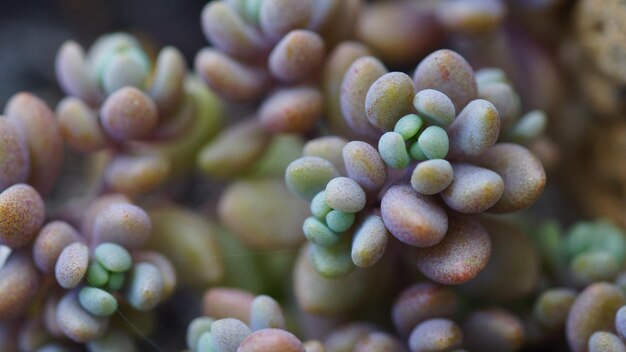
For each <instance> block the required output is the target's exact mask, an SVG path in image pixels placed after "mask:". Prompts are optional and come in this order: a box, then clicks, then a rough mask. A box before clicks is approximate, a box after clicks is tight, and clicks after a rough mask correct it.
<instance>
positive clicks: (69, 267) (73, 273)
mask: <svg viewBox="0 0 626 352" xmlns="http://www.w3.org/2000/svg"><path fill="white" fill-rule="evenodd" d="M88 266H89V248H87V246H86V245H84V244H82V243H80V242H74V243H72V244H70V245H69V246H67V247H65V248H64V249H63V251H62V252H61V254H60V255H59V259H58V260H57V262H56V265H55V268H54V273H55V277H56V279H57V281H58V283H59V285H61V286H62V287H64V288H73V287H76V286H77V285H78V284H79V283H80V282H81V280H82V279H83V277H84V276H85V273H87V267H88Z"/></svg>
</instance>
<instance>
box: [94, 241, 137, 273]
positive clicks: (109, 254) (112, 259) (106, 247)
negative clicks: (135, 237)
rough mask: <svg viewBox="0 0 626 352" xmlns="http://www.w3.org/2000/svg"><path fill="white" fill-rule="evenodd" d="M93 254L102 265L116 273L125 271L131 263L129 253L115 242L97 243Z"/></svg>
mask: <svg viewBox="0 0 626 352" xmlns="http://www.w3.org/2000/svg"><path fill="white" fill-rule="evenodd" d="M94 256H95V258H96V260H97V261H98V262H99V263H100V264H102V266H103V267H105V268H106V269H107V270H109V271H112V272H116V273H119V272H124V271H127V270H128V269H130V267H131V266H132V264H133V260H132V258H131V256H130V253H128V251H127V250H126V249H125V248H124V247H122V246H120V245H119V244H116V243H101V244H99V245H98V247H96V250H95V251H94Z"/></svg>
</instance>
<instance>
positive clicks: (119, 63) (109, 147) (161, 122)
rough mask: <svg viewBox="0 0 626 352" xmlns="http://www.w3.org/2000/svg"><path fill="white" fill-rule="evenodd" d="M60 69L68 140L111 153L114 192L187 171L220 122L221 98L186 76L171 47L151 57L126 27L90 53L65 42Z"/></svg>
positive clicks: (107, 176)
mask: <svg viewBox="0 0 626 352" xmlns="http://www.w3.org/2000/svg"><path fill="white" fill-rule="evenodd" d="M56 70H57V77H58V80H59V83H60V85H61V87H62V88H63V90H64V91H65V92H66V93H67V94H68V95H70V96H69V97H67V98H65V99H63V100H62V101H61V102H60V103H59V105H58V107H57V115H58V118H59V125H60V129H61V133H62V135H63V137H64V140H65V141H66V142H67V143H68V144H69V145H70V146H71V147H72V148H74V149H76V150H78V151H80V152H83V153H93V152H97V151H101V150H105V151H107V152H108V153H107V154H106V155H105V158H106V159H107V160H108V162H107V166H106V169H105V171H104V172H103V175H102V176H103V182H104V183H105V184H106V186H108V187H109V188H110V189H112V190H113V191H117V192H123V193H126V194H142V193H146V192H149V191H152V190H154V189H156V188H158V187H159V186H160V185H162V184H163V183H164V182H165V181H166V180H167V179H169V178H171V177H173V176H180V175H184V174H185V173H186V172H189V171H190V170H191V167H192V166H193V164H194V161H195V157H196V153H197V152H198V150H199V148H200V146H201V145H202V144H204V143H205V142H206V141H207V140H208V139H210V138H211V137H212V136H213V135H214V134H215V133H216V132H217V131H218V129H219V127H220V124H221V115H220V114H221V106H220V102H219V100H218V99H217V97H215V96H214V95H213V93H211V92H210V91H209V90H207V89H206V88H204V87H203V85H201V84H200V83H199V82H198V81H197V80H196V79H194V78H191V77H188V73H187V68H186V63H185V60H184V58H183V57H182V55H181V54H180V52H178V50H176V49H175V48H173V47H166V48H164V49H162V50H161V51H160V52H159V55H158V57H157V59H156V62H155V63H153V62H152V60H151V59H150V57H149V56H148V53H147V52H146V51H145V50H144V49H143V48H142V46H141V44H140V43H139V42H138V41H137V39H135V38H134V37H132V36H130V35H128V34H124V33H114V34H110V35H106V36H103V37H101V38H100V39H98V41H96V42H95V43H94V44H93V45H92V47H91V48H90V49H89V51H88V52H87V53H85V52H84V51H83V49H82V48H81V47H80V46H79V45H78V44H77V43H75V42H72V41H68V42H66V43H65V44H63V46H62V47H61V48H60V49H59V53H58V55H57V62H56Z"/></svg>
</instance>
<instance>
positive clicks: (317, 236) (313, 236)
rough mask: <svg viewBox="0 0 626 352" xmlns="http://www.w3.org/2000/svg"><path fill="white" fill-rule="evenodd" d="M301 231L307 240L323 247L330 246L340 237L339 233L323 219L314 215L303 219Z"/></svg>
mask: <svg viewBox="0 0 626 352" xmlns="http://www.w3.org/2000/svg"><path fill="white" fill-rule="evenodd" d="M302 231H303V232H304V236H306V238H307V240H309V241H310V242H313V243H315V244H317V245H320V246H324V247H328V246H332V245H334V244H336V243H337V242H338V241H339V240H340V239H341V236H340V235H339V234H336V233H334V232H333V231H332V230H331V229H330V228H329V227H328V226H327V225H326V224H325V223H324V222H323V221H320V220H319V219H316V218H314V217H309V218H307V219H306V220H304V223H303V224H302Z"/></svg>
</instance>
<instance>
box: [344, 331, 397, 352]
mask: <svg viewBox="0 0 626 352" xmlns="http://www.w3.org/2000/svg"><path fill="white" fill-rule="evenodd" d="M376 351H394V352H406V348H405V347H404V344H403V343H402V342H400V341H399V340H398V339H397V338H395V337H394V336H392V335H390V334H387V333H384V332H372V333H369V334H368V335H367V336H365V337H363V338H361V339H359V341H358V342H357V344H356V346H354V350H353V352H376Z"/></svg>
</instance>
